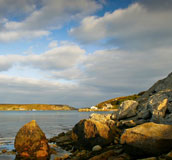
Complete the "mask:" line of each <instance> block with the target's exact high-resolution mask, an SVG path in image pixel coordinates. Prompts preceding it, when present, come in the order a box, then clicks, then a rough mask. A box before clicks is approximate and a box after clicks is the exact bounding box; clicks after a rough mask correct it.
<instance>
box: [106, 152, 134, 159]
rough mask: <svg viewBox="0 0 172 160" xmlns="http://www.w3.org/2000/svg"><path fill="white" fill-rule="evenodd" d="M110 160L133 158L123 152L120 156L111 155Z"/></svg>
mask: <svg viewBox="0 0 172 160" xmlns="http://www.w3.org/2000/svg"><path fill="white" fill-rule="evenodd" d="M108 160H131V157H130V156H129V155H128V154H126V153H123V154H120V155H118V156H113V157H109V158H108Z"/></svg>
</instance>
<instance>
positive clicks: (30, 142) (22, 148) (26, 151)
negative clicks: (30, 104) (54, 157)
mask: <svg viewBox="0 0 172 160" xmlns="http://www.w3.org/2000/svg"><path fill="white" fill-rule="evenodd" d="M14 146H15V149H16V151H17V156H18V157H29V158H34V157H35V158H40V159H44V158H46V157H48V156H49V146H48V140H47V139H46V137H45V134H44V133H43V131H42V130H41V129H40V127H39V126H38V124H37V123H36V121H35V120H32V121H31V122H29V123H27V124H25V125H24V126H23V127H22V128H21V129H20V130H19V131H18V133H17V135H16V137H15V143H14Z"/></svg>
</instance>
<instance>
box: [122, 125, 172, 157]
mask: <svg viewBox="0 0 172 160" xmlns="http://www.w3.org/2000/svg"><path fill="white" fill-rule="evenodd" d="M171 133H172V125H164V124H156V123H153V122H149V123H144V124H141V125H138V126H136V127H134V128H130V129H126V130H125V132H124V133H123V134H122V136H121V144H125V147H126V152H128V153H129V154H135V155H137V156H146V155H148V156H154V155H160V154H162V153H166V152H169V151H170V150H171V149H172V134H171Z"/></svg>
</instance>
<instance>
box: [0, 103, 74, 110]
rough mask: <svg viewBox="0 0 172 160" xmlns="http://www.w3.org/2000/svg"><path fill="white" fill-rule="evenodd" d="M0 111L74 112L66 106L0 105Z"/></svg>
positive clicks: (72, 108)
mask: <svg viewBox="0 0 172 160" xmlns="http://www.w3.org/2000/svg"><path fill="white" fill-rule="evenodd" d="M0 110H1V111H2V110H12V111H13V110H14V111H22V110H23V111H34V110H75V108H74V107H70V106H68V105H51V104H0Z"/></svg>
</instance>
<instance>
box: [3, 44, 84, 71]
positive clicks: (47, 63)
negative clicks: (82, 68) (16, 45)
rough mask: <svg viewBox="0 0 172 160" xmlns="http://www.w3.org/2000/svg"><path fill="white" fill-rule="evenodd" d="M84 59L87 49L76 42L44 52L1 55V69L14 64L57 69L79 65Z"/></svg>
mask: <svg viewBox="0 0 172 160" xmlns="http://www.w3.org/2000/svg"><path fill="white" fill-rule="evenodd" d="M84 59H85V50H83V49H81V48H80V47H79V46H78V45H75V44H66V45H61V46H59V47H55V48H52V49H50V50H48V51H46V52H45V53H42V54H29V55H6V56H0V71H4V70H8V69H9V68H11V67H12V66H14V64H18V65H22V66H31V67H33V68H35V69H41V70H53V71H56V70H63V69H68V68H71V67H77V66H78V65H79V64H81V63H82V62H83V61H84Z"/></svg>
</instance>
